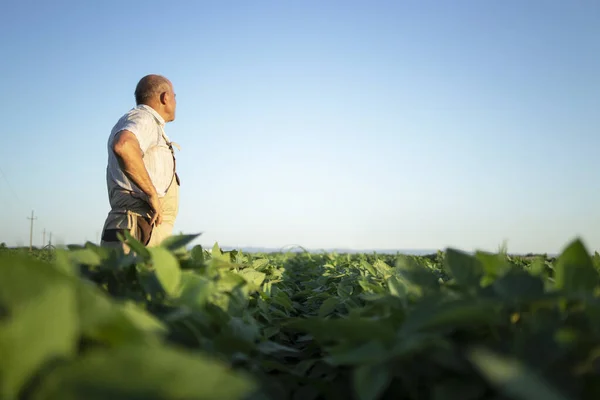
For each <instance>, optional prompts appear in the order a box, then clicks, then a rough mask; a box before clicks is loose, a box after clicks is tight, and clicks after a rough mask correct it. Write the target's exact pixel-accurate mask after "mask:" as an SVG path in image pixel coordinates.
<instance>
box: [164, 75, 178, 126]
mask: <svg viewBox="0 0 600 400" xmlns="http://www.w3.org/2000/svg"><path fill="white" fill-rule="evenodd" d="M176 108H177V99H176V94H175V91H174V90H173V84H171V83H170V82H169V91H168V92H167V93H166V96H165V112H166V114H167V115H168V116H169V117H168V120H169V121H173V120H175V110H176Z"/></svg>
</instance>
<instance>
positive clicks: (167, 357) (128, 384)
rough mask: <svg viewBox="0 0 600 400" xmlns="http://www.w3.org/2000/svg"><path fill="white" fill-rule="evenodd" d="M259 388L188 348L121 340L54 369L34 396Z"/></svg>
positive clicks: (199, 395) (182, 394)
mask: <svg viewBox="0 0 600 400" xmlns="http://www.w3.org/2000/svg"><path fill="white" fill-rule="evenodd" d="M255 389H256V385H255V384H254V382H252V381H251V380H250V379H249V378H247V377H246V376H245V375H242V374H240V373H235V372H233V371H231V370H230V369H229V368H228V367H226V366H225V365H223V364H222V363H220V362H218V361H216V360H212V359H209V358H206V357H203V356H201V355H200V354H198V353H194V354H193V355H192V354H190V353H189V352H185V351H180V350H175V349H170V348H163V347H155V348H148V347H139V346H121V347H118V348H115V349H110V350H96V351H90V352H89V353H87V354H85V355H83V356H82V357H80V358H78V359H77V360H75V361H73V362H71V363H69V364H67V365H63V366H60V367H57V368H55V369H54V370H52V371H51V372H50V373H49V374H48V375H47V376H46V377H45V378H44V379H43V380H42V381H41V383H40V385H39V386H38V390H37V391H36V392H35V393H34V396H33V400H51V399H61V400H76V399H86V400H101V399H111V400H126V399H134V398H135V399H145V400H166V399H189V400H193V399H219V400H229V399H231V400H234V399H243V398H245V397H246V396H248V395H250V394H251V393H252V392H254V390H255Z"/></svg>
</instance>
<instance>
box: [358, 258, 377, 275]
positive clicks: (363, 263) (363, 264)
mask: <svg viewBox="0 0 600 400" xmlns="http://www.w3.org/2000/svg"><path fill="white" fill-rule="evenodd" d="M360 266H361V268H363V269H365V270H366V271H368V272H369V273H370V274H371V275H373V276H377V271H376V270H375V268H373V266H372V265H371V264H369V263H368V262H366V261H365V260H361V262H360Z"/></svg>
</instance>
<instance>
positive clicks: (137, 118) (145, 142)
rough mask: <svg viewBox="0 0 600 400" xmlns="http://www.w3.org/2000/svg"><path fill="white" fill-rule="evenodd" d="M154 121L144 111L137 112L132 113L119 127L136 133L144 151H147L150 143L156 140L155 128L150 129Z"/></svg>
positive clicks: (121, 129) (120, 129)
mask: <svg viewBox="0 0 600 400" xmlns="http://www.w3.org/2000/svg"><path fill="white" fill-rule="evenodd" d="M151 122H152V121H151V120H150V118H148V117H147V116H145V115H144V113H135V114H132V115H130V116H129V117H128V118H127V119H126V120H125V121H123V124H122V125H121V127H120V128H119V131H123V130H128V131H130V132H131V133H133V134H134V135H135V137H136V138H137V140H138V142H139V143H140V148H141V149H142V153H146V151H147V150H148V148H149V147H150V145H151V144H152V143H153V142H155V141H156V137H155V135H153V134H152V133H153V130H152V129H148V128H149V127H150V123H151Z"/></svg>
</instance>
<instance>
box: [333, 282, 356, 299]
mask: <svg viewBox="0 0 600 400" xmlns="http://www.w3.org/2000/svg"><path fill="white" fill-rule="evenodd" d="M353 291H354V289H353V287H352V286H350V285H338V287H337V294H338V296H340V297H342V298H347V297H350V295H351V294H352V292H353Z"/></svg>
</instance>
